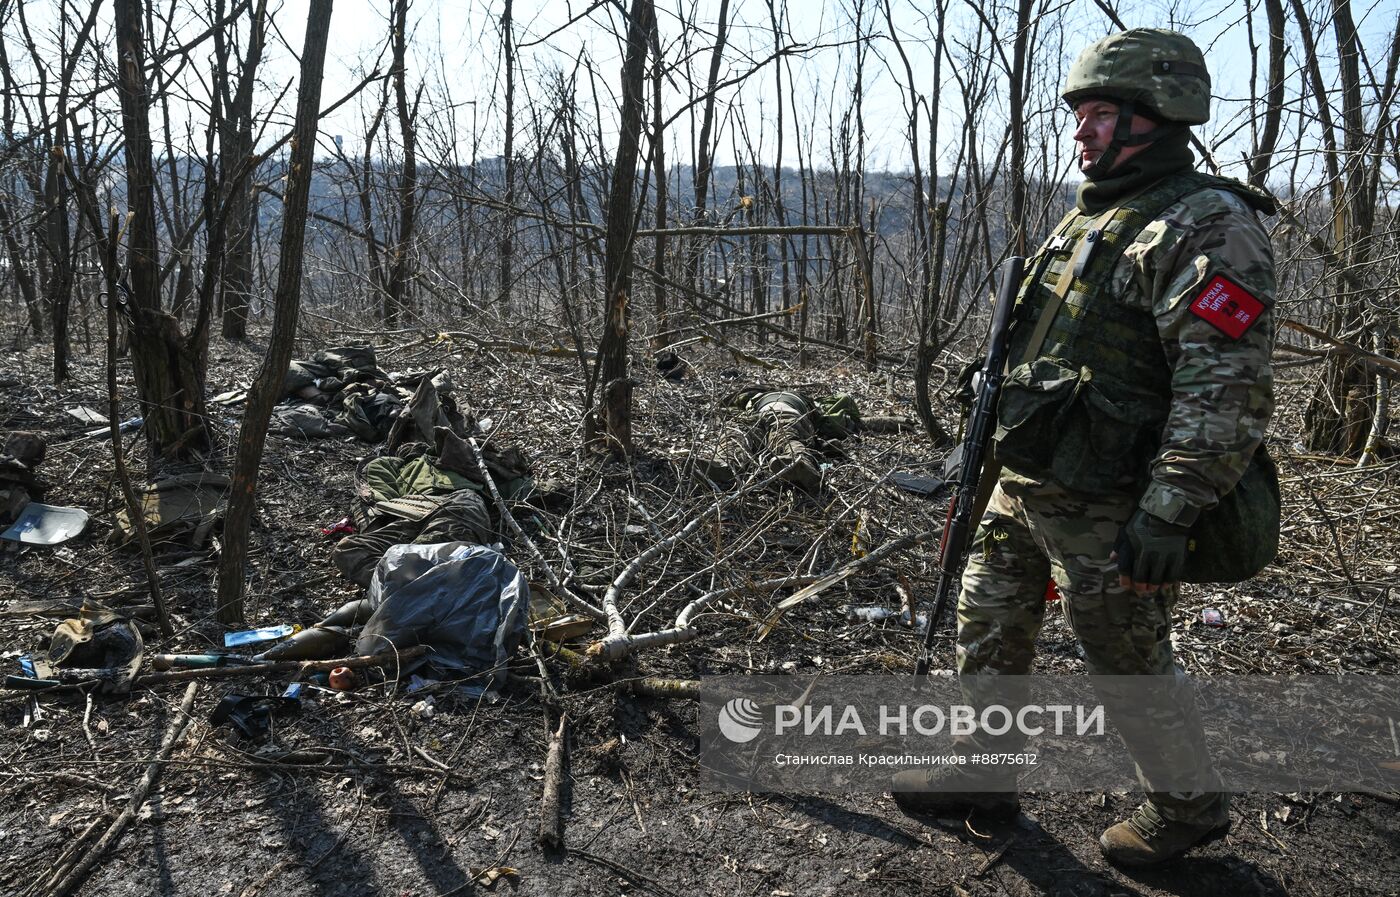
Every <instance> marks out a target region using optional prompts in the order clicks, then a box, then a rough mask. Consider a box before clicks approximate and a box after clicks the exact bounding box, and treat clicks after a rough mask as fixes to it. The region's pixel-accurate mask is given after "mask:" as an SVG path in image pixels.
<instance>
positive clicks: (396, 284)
mask: <svg viewBox="0 0 1400 897" xmlns="http://www.w3.org/2000/svg"><path fill="white" fill-rule="evenodd" d="M407 30H408V0H394V73H393V74H394V103H395V106H396V108H397V110H398V115H399V136H400V138H401V139H402V141H403V170H402V171H401V172H400V173H399V241H398V244H397V245H396V246H395V247H394V249H393V251H392V254H391V255H390V258H389V284H388V290H387V291H386V292H385V296H384V322H385V323H386V324H388V325H389V326H390V327H396V326H398V322H399V316H400V315H401V314H402V313H403V311H404V309H405V308H406V307H407V303H408V282H409V279H410V278H411V277H412V274H413V267H412V266H413V225H414V221H415V219H416V215H417V210H418V149H417V145H416V143H415V135H414V127H415V125H414V118H415V117H416V116H417V113H418V99H417V97H415V98H414V101H413V105H412V106H410V105H409V102H408V85H407V67H408V64H407V56H408V36H407ZM507 165H508V166H509V163H507ZM508 180H509V176H508Z"/></svg>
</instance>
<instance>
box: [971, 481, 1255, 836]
mask: <svg viewBox="0 0 1400 897" xmlns="http://www.w3.org/2000/svg"><path fill="white" fill-rule="evenodd" d="M1134 504H1135V502H1134V500H1133V499H1132V497H1131V496H1128V495H1110V496H1095V497H1092V498H1088V497H1083V496H1078V495H1073V494H1070V493H1068V492H1066V491H1065V490H1064V489H1063V488H1060V487H1057V486H1054V485H1050V484H1039V483H1036V484H1030V483H1027V482H1026V481H1023V480H1020V479H1017V478H1015V477H1003V478H1002V479H1001V481H1000V482H999V483H998V484H997V486H996V488H995V490H994V491H993V492H992V496H991V501H990V503H989V504H988V506H987V511H986V513H985V514H984V515H983V517H982V520H981V523H980V525H979V526H978V529H977V533H976V535H975V536H974V538H973V544H972V548H971V551H970V554H969V559H968V564H967V568H966V570H965V571H964V573H963V579H962V595H961V598H960V599H959V601H958V636H957V657H958V672H959V675H960V676H962V677H970V676H976V675H979V674H980V675H986V674H1002V675H1015V676H1020V675H1026V674H1029V673H1030V671H1031V662H1032V659H1033V658H1034V656H1035V641H1036V636H1037V635H1038V634H1039V632H1040V628H1041V623H1042V621H1043V619H1044V616H1045V598H1044V596H1045V590H1046V586H1047V585H1048V582H1049V579H1050V577H1051V576H1053V577H1054V580H1055V584H1056V586H1057V587H1058V589H1059V592H1060V594H1061V596H1062V597H1063V602H1064V608H1065V616H1066V619H1067V621H1068V622H1069V625H1070V628H1071V629H1072V630H1073V631H1074V634H1075V636H1076V637H1077V638H1078V640H1079V643H1080V645H1081V647H1082V648H1083V651H1084V658H1085V663H1086V665H1087V667H1088V670H1089V672H1090V673H1091V674H1093V675H1098V676H1133V675H1148V676H1161V677H1170V678H1164V680H1163V681H1165V682H1167V683H1168V685H1167V686H1166V687H1164V688H1163V689H1162V690H1161V699H1160V700H1150V701H1143V700H1141V698H1140V695H1139V697H1138V699H1137V700H1114V696H1113V695H1111V694H1106V693H1105V692H1106V691H1107V689H1105V688H1100V689H1099V697H1100V699H1101V700H1102V701H1103V702H1104V706H1105V709H1106V710H1107V711H1108V715H1109V719H1110V720H1111V721H1112V722H1113V725H1114V726H1115V727H1116V728H1117V729H1118V731H1119V733H1120V734H1121V735H1122V737H1123V741H1124V743H1125V744H1126V746H1127V748H1128V751H1129V752H1130V753H1131V754H1132V756H1133V760H1134V762H1135V764H1136V768H1137V776H1138V781H1139V782H1140V783H1141V785H1142V787H1143V790H1144V791H1146V792H1147V794H1148V797H1149V799H1150V800H1151V801H1152V802H1153V803H1154V804H1156V805H1157V808H1158V810H1159V811H1161V812H1162V814H1163V815H1164V816H1166V817H1168V818H1171V819H1179V820H1182V821H1190V822H1204V821H1209V822H1218V821H1223V819H1224V818H1225V816H1226V815H1227V800H1226V796H1225V795H1224V794H1223V793H1222V792H1221V790H1220V789H1221V783H1220V778H1219V776H1218V775H1217V774H1216V772H1215V769H1214V766H1213V764H1212V763H1211V759H1210V756H1209V754H1208V752H1207V750H1206V746H1205V736H1204V732H1203V729H1202V725H1201V718H1200V715H1199V713H1198V711H1197V709H1196V701H1195V691H1194V688H1193V687H1192V686H1191V683H1190V681H1189V680H1188V679H1186V677H1185V674H1184V673H1183V672H1182V671H1181V669H1180V668H1179V667H1177V666H1176V664H1175V662H1174V661H1173V658H1172V643H1171V611H1172V607H1173V605H1174V604H1175V602H1176V597H1177V592H1176V587H1175V586H1169V587H1167V588H1164V589H1161V590H1158V591H1157V592H1155V593H1153V594H1150V595H1138V594H1137V593H1135V592H1133V591H1132V590H1131V589H1125V588H1124V587H1123V586H1122V585H1120V583H1119V580H1118V568H1117V565H1116V563H1114V562H1113V561H1111V560H1110V559H1109V557H1110V555H1111V553H1112V551H1113V545H1114V542H1115V540H1116V539H1117V535H1118V531H1119V529H1120V528H1121V527H1122V525H1123V523H1124V522H1125V521H1126V520H1127V519H1128V517H1129V516H1130V515H1131V513H1132V511H1133V507H1134ZM963 681H964V683H965V685H964V688H965V689H967V688H968V687H969V685H970V683H971V682H973V681H975V680H971V679H967V678H964V680H963ZM969 699H970V700H972V701H974V702H975V701H976V696H975V694H973V693H969ZM972 741H973V744H974V745H975V747H976V749H978V750H987V751H1016V750H1019V748H1020V747H1021V746H1022V745H1023V744H1024V738H1020V739H1018V738H1017V736H1016V735H1015V734H1014V733H1008V734H1007V735H1005V736H998V737H996V738H992V737H990V736H988V735H987V734H986V733H979V734H978V735H976V736H974V738H973V739H972ZM1018 741H1019V743H1017V742H1018ZM1154 779H1155V780H1157V781H1158V782H1167V781H1171V782H1174V783H1181V782H1191V783H1194V785H1195V787H1193V788H1192V789H1190V790H1187V791H1166V790H1164V789H1161V788H1154V787H1153V780H1154Z"/></svg>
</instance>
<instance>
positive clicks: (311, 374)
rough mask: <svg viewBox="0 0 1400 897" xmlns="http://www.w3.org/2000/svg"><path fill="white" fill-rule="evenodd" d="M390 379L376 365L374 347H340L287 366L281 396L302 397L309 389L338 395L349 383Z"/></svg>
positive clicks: (322, 350) (319, 352)
mask: <svg viewBox="0 0 1400 897" xmlns="http://www.w3.org/2000/svg"><path fill="white" fill-rule="evenodd" d="M388 379H389V375H388V374H386V373H384V372H383V371H381V370H380V369H379V366H378V365H377V364H376V363H375V356H374V347H373V346H337V347H335V348H331V349H321V350H319V351H317V352H315V353H314V354H312V356H311V358H310V359H309V360H305V361H301V360H298V361H293V362H292V363H291V364H290V365H288V367H287V376H286V378H285V379H284V380H283V389H282V394H283V395H285V396H291V395H300V394H302V393H303V392H304V391H305V390H307V389H308V388H310V389H313V390H315V391H317V392H322V393H335V392H339V391H340V390H341V389H342V388H343V387H344V386H345V385H346V384H347V383H361V382H364V381H367V380H388ZM303 397H305V396H303Z"/></svg>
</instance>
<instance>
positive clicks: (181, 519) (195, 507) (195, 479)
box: [111, 472, 229, 549]
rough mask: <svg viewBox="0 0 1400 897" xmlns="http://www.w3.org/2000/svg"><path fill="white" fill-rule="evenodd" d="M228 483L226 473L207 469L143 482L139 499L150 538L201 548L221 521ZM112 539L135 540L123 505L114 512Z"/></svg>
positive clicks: (130, 542) (131, 541)
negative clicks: (206, 470)
mask: <svg viewBox="0 0 1400 897" xmlns="http://www.w3.org/2000/svg"><path fill="white" fill-rule="evenodd" d="M228 487H229V478H228V477H226V476H224V475H223V474H217V473H208V472H199V473H187V474H179V475H176V476H170V477H165V478H163V479H160V480H157V481H156V482H154V483H152V484H150V485H148V486H146V487H145V489H144V490H143V491H142V493H141V495H140V496H139V500H140V504H141V514H142V516H143V517H144V518H145V521H146V532H147V534H148V535H149V536H150V540H151V542H152V543H157V542H178V543H180V544H183V545H185V546H187V547H190V548H195V549H200V548H203V547H204V546H205V544H206V543H208V541H209V538H210V536H211V535H213V532H214V529H215V527H217V526H218V525H219V524H220V523H221V522H222V521H223V517H224V510H225V508H226V507H227V499H226V498H225V492H227V490H228ZM111 539H112V541H114V542H116V543H118V544H120V545H130V544H132V543H133V542H135V541H136V533H135V531H134V529H133V527H132V525H131V519H130V517H129V516H128V515H127V512H126V510H125V509H123V510H120V511H118V512H117V514H116V520H115V521H114V523H113V526H112V535H111Z"/></svg>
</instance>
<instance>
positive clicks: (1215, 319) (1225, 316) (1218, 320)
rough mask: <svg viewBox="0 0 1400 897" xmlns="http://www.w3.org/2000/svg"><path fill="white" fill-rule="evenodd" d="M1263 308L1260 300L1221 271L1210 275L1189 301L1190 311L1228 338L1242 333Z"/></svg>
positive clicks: (1239, 335) (1236, 336) (1255, 319)
mask: <svg viewBox="0 0 1400 897" xmlns="http://www.w3.org/2000/svg"><path fill="white" fill-rule="evenodd" d="M1263 311H1264V303H1262V302H1260V301H1259V300H1258V299H1256V298H1254V294H1252V293H1251V292H1249V290H1246V289H1245V288H1244V287H1242V286H1240V285H1239V284H1237V283H1235V282H1234V281H1233V280H1231V279H1230V278H1228V277H1226V276H1225V275H1223V274H1217V275H1216V276H1215V277H1212V278H1211V280H1210V283H1208V284H1206V288H1205V289H1204V290H1202V291H1201V294H1200V295H1199V296H1197V297H1196V300H1195V301H1194V302H1192V303H1191V313H1192V314H1194V315H1195V316H1196V317H1198V318H1200V319H1201V320H1203V321H1205V322H1206V323H1207V324H1210V325H1211V326H1212V327H1214V328H1215V329H1216V330H1219V331H1220V332H1221V333H1223V334H1225V335H1226V336H1228V337H1230V338H1231V339H1239V338H1240V337H1242V336H1244V334H1245V331H1247V330H1249V328H1250V327H1252V326H1253V325H1254V322H1255V321H1257V320H1259V315H1260V314H1261V313H1262V312H1263Z"/></svg>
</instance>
